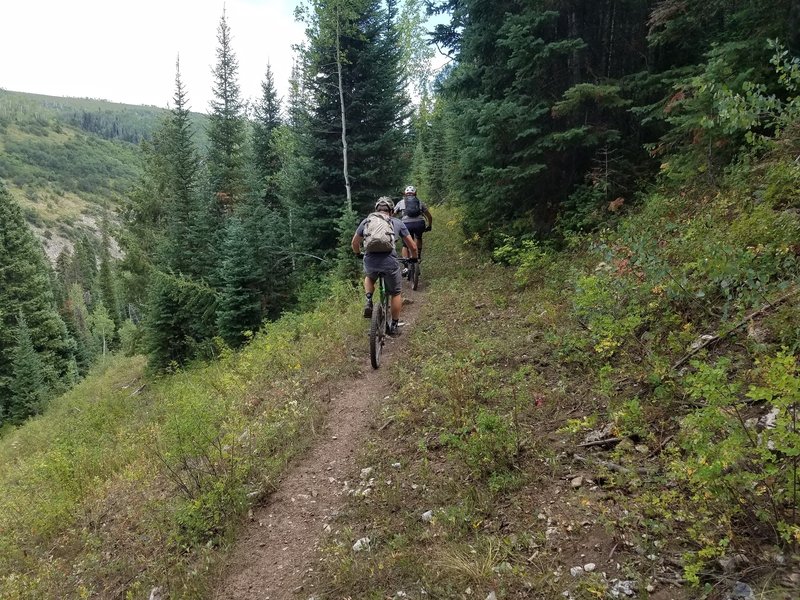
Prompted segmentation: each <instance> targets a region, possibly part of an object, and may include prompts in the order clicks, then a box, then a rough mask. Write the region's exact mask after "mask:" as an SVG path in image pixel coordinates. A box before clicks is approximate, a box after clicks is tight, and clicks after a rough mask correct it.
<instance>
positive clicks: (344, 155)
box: [336, 7, 353, 212]
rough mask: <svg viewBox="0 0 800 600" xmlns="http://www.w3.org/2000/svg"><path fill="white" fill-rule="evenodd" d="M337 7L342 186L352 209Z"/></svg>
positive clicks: (337, 69) (349, 207)
mask: <svg viewBox="0 0 800 600" xmlns="http://www.w3.org/2000/svg"><path fill="white" fill-rule="evenodd" d="M339 19H340V17H339V9H338V7H337V9H336V71H337V73H338V75H339V107H340V108H341V111H342V172H343V173H344V188H345V190H346V192H347V210H348V212H352V210H353V197H352V195H351V193H350V173H349V171H348V170H347V119H346V118H345V112H344V88H343V87H342V86H343V84H342V51H341V46H340V44H339Z"/></svg>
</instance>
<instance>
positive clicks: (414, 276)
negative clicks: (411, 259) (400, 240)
mask: <svg viewBox="0 0 800 600" xmlns="http://www.w3.org/2000/svg"><path fill="white" fill-rule="evenodd" d="M412 266H413V267H414V271H413V272H412V273H411V289H412V290H414V291H417V288H418V287H419V264H414V265H412Z"/></svg>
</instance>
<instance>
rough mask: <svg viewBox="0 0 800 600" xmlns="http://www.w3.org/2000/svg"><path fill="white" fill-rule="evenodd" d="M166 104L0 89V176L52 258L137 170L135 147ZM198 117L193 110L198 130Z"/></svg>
mask: <svg viewBox="0 0 800 600" xmlns="http://www.w3.org/2000/svg"><path fill="white" fill-rule="evenodd" d="M166 114H167V110H166V109H165V108H156V107H152V106H132V105H126V104H117V103H112V102H107V101H104V100H92V99H87V98H61V97H54V96H42V95H38V94H26V93H22V92H11V91H6V90H0V178H2V179H3V181H4V182H5V184H6V186H7V188H8V189H9V191H10V192H11V194H12V196H13V197H14V198H15V199H16V200H17V201H18V202H19V203H20V204H21V205H22V207H23V208H24V209H25V212H26V217H27V219H28V221H29V223H30V224H31V225H32V226H33V228H34V230H35V231H36V232H37V234H38V235H39V237H40V238H41V239H42V241H43V243H44V246H45V249H46V251H47V254H48V256H49V258H50V259H51V260H53V261H54V260H55V258H56V257H57V256H58V253H59V252H60V251H61V249H62V248H64V247H65V246H67V247H71V246H72V242H74V241H75V240H76V239H77V238H78V236H79V235H80V234H81V233H82V232H88V233H91V234H94V235H97V230H98V227H99V225H100V221H101V220H102V218H103V216H104V214H105V212H106V211H109V213H110V215H111V216H112V217H113V216H114V215H118V214H119V213H120V212H121V211H122V210H123V209H124V207H125V206H126V204H127V196H128V194H129V193H130V191H131V189H132V188H133V186H134V185H135V184H136V183H137V182H138V181H139V178H140V176H141V169H142V167H141V157H140V151H139V148H138V145H139V143H140V142H142V141H144V140H147V139H150V137H151V136H152V135H153V133H154V132H155V130H156V129H157V127H158V126H159V124H160V123H161V120H162V119H163V117H164V116H165V115H166ZM204 119H205V117H204V116H203V115H199V114H195V115H193V122H194V123H195V126H196V128H197V130H198V134H202V124H203V122H204Z"/></svg>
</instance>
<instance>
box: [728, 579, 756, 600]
mask: <svg viewBox="0 0 800 600" xmlns="http://www.w3.org/2000/svg"><path fill="white" fill-rule="evenodd" d="M729 598H730V600H755V598H756V596H755V594H754V593H753V588H751V587H750V586H749V585H747V584H746V583H744V582H742V581H737V582H736V584H735V585H734V586H733V590H731V595H730V597H729Z"/></svg>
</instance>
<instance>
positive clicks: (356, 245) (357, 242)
mask: <svg viewBox="0 0 800 600" xmlns="http://www.w3.org/2000/svg"><path fill="white" fill-rule="evenodd" d="M363 239H364V238H363V237H361V236H360V235H358V234H355V235H354V236H353V239H352V241H351V242H350V245H351V246H352V248H353V252H355V253H356V254H360V253H361V240H363Z"/></svg>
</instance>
